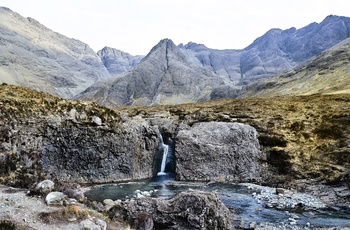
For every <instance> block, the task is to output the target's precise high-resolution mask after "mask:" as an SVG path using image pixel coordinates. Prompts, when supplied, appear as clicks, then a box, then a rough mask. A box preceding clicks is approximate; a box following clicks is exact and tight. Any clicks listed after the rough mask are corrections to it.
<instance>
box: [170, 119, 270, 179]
mask: <svg viewBox="0 0 350 230" xmlns="http://www.w3.org/2000/svg"><path fill="white" fill-rule="evenodd" d="M175 141H176V142H175V143H176V147H175V156H176V173H177V179H179V180H195V181H210V180H228V181H256V180H259V178H260V177H261V171H262V167H261V160H263V158H264V157H263V154H262V153H261V151H260V149H259V148H260V146H259V142H258V139H257V132H256V130H255V129H254V128H253V127H251V126H249V125H245V124H241V123H225V122H202V123H196V124H194V125H193V126H192V127H188V128H187V129H186V128H185V129H183V130H180V131H179V132H178V134H177V136H176V140H175Z"/></svg>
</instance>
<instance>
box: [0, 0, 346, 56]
mask: <svg viewBox="0 0 350 230" xmlns="http://www.w3.org/2000/svg"><path fill="white" fill-rule="evenodd" d="M0 6H5V7H8V8H10V9H11V10H13V11H15V12H17V13H19V14H20V15H22V16H24V17H31V18H34V19H36V20H37V21H39V22H40V23H41V24H43V25H45V26H46V27H48V28H50V29H52V30H54V31H56V32H58V33H61V34H63V35H65V36H68V37H70V38H75V39H78V40H80V41H82V42H84V43H87V44H88V45H89V46H90V47H91V48H92V49H93V50H95V51H96V52H97V51H98V50H100V49H102V48H103V47H105V46H108V47H112V48H116V49H119V50H122V51H124V52H127V53H130V54H132V55H146V54H147V53H148V52H149V51H150V50H151V48H152V47H153V46H154V45H156V44H157V43H158V42H159V41H160V40H161V39H164V38H169V39H171V40H172V41H174V43H175V44H177V45H178V44H180V43H183V44H186V43H188V42H195V43H200V44H204V45H206V46H207V47H209V48H214V49H243V48H245V47H247V46H248V45H250V44H251V43H252V42H253V41H254V40H255V39H256V38H258V37H260V36H262V35H263V34H264V33H266V32H267V31H268V30H269V29H272V28H280V29H289V28H291V27H296V28H301V27H304V26H306V25H308V24H310V23H312V22H318V23H319V22H321V21H322V20H323V19H324V18H325V17H326V16H328V15H330V14H333V15H339V16H347V17H350V1H349V0H0Z"/></svg>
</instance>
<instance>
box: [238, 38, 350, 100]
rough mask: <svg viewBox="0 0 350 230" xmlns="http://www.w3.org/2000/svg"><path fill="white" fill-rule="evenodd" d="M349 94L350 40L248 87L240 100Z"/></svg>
mask: <svg viewBox="0 0 350 230" xmlns="http://www.w3.org/2000/svg"><path fill="white" fill-rule="evenodd" d="M316 93H318V94H336V93H350V38H347V39H345V40H344V41H342V42H340V43H339V44H337V45H335V46H333V47H331V48H330V49H328V50H326V51H324V52H322V53H320V54H318V55H317V56H316V57H314V58H312V59H311V60H309V61H307V62H306V63H304V64H302V65H301V66H298V67H297V68H295V69H293V70H291V71H289V72H287V73H283V74H280V75H278V76H275V77H272V78H269V79H267V80H265V81H261V82H256V83H254V84H251V85H249V86H247V87H246V88H245V89H244V90H243V91H242V96H241V97H272V96H281V95H288V96H291V95H311V94H316Z"/></svg>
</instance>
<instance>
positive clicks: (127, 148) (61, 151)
mask: <svg viewBox="0 0 350 230" xmlns="http://www.w3.org/2000/svg"><path fill="white" fill-rule="evenodd" d="M46 132H47V139H45V140H44V143H43V146H42V149H43V150H42V162H43V170H44V171H45V172H46V173H47V174H49V175H50V177H51V178H58V179H59V180H61V181H66V182H69V181H75V182H80V183H87V182H93V183H106V182H112V181H122V180H134V179H145V178H150V177H152V176H153V175H155V174H156V172H157V165H156V164H157V159H158V158H157V154H158V153H159V151H158V142H159V140H158V134H157V132H156V130H155V129H154V127H151V126H150V125H149V124H148V123H147V121H145V120H144V119H142V118H139V117H135V118H133V119H130V120H129V121H126V122H125V123H123V124H120V125H119V126H116V127H113V128H111V127H104V126H95V125H93V126H90V127H78V126H71V125H69V124H68V125H67V124H65V123H64V122H62V124H61V125H60V127H58V128H56V127H52V126H48V127H47V129H46Z"/></svg>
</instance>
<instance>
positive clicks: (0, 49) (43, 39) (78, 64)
mask: <svg viewBox="0 0 350 230" xmlns="http://www.w3.org/2000/svg"><path fill="white" fill-rule="evenodd" d="M0 54H1V55H0V83H2V82H4V83H9V84H15V85H20V86H25V87H28V88H32V89H36V90H39V91H45V92H48V93H50V94H53V95H56V96H59V97H63V98H70V97H72V96H74V95H76V94H78V93H80V92H81V91H83V90H84V89H86V88H87V87H88V86H90V85H91V84H92V83H94V82H95V81H97V80H99V79H104V78H108V77H109V73H108V71H107V69H106V67H105V66H104V65H103V63H102V61H101V59H100V58H99V57H98V56H97V54H96V53H95V52H94V51H93V50H92V49H91V48H90V47H89V46H88V45H87V44H85V43H83V42H81V41H78V40H75V39H71V38H68V37H66V36H63V35H61V34H59V33H56V32H54V31H52V30H50V29H48V28H46V27H45V26H43V25H41V24H40V23H39V22H37V21H36V20H34V19H32V18H24V17H22V16H21V15H19V14H17V13H15V12H13V11H11V10H10V9H8V8H4V7H0Z"/></svg>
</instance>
